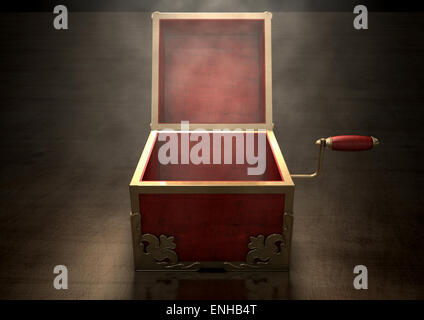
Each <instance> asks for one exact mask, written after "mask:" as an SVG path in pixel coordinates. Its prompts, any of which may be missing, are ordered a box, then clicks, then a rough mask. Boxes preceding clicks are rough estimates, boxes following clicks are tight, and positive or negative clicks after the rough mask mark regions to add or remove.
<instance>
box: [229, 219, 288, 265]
mask: <svg viewBox="0 0 424 320" xmlns="http://www.w3.org/2000/svg"><path fill="white" fill-rule="evenodd" d="M283 221H284V222H283V234H276V233H274V234H271V235H268V236H267V237H265V236H264V235H261V234H260V235H258V236H251V237H250V242H249V244H248V248H249V249H250V251H249V252H248V253H247V256H246V262H240V263H235V262H225V263H224V264H225V266H226V267H227V269H229V270H234V269H238V270H256V269H259V270H263V269H275V270H278V269H284V268H287V267H288V255H289V247H290V245H289V241H290V239H291V227H292V223H293V216H292V215H289V214H287V213H285V214H284V220H283Z"/></svg>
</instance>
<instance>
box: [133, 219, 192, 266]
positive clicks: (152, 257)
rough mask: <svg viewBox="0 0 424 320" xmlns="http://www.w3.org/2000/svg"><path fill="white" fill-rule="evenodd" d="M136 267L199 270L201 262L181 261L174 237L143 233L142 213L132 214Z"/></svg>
mask: <svg viewBox="0 0 424 320" xmlns="http://www.w3.org/2000/svg"><path fill="white" fill-rule="evenodd" d="M131 222H132V228H133V241H134V243H135V251H136V252H135V264H136V269H141V270H197V269H198V268H199V265H200V263H199V262H189V263H179V262H178V256H177V253H176V252H175V251H174V249H175V248H176V244H175V243H174V237H172V236H169V237H168V236H166V235H163V234H162V235H160V236H159V238H158V237H156V236H155V235H153V234H149V233H145V234H142V233H141V229H140V214H139V213H136V214H132V215H131Z"/></svg>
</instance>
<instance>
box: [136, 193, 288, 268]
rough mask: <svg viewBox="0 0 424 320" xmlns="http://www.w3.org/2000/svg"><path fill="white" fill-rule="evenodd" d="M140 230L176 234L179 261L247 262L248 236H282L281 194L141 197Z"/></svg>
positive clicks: (143, 195) (149, 195)
mask: <svg viewBox="0 0 424 320" xmlns="http://www.w3.org/2000/svg"><path fill="white" fill-rule="evenodd" d="M139 199H140V213H141V232H142V233H151V234H154V235H156V236H159V235H161V234H164V235H166V236H174V237H175V240H174V241H175V243H176V245H177V247H176V249H175V250H176V252H177V254H178V258H179V260H180V261H245V260H246V255H247V253H248V250H249V249H248V247H247V245H248V243H249V238H250V236H257V235H259V234H263V235H265V236H267V235H269V234H272V233H279V234H281V232H282V228H283V213H284V195H282V194H140V196H139Z"/></svg>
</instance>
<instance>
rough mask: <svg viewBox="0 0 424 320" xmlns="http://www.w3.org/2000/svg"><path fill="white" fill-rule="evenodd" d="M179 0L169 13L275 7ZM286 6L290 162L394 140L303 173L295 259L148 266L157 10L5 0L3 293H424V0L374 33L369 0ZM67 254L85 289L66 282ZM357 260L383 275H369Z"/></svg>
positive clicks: (279, 89) (282, 84) (382, 17)
mask: <svg viewBox="0 0 424 320" xmlns="http://www.w3.org/2000/svg"><path fill="white" fill-rule="evenodd" d="M127 3H128V2H127ZM178 3H179V4H181V6H180V7H179V9H180V10H178V8H174V7H173V8H171V9H172V10H171V9H169V10H168V11H183V10H184V11H196V10H198V11H230V10H236V11H249V10H252V11H253V10H259V11H263V10H265V9H266V10H270V9H269V6H267V5H266V4H264V8H262V9H261V8H257V7H256V5H252V6H253V7H249V6H248V5H247V4H248V3H249V1H247V2H238V4H234V2H232V4H231V6H235V7H236V8H235V9H234V8H233V7H231V6H227V7H226V6H225V5H224V4H222V3H221V2H219V1H216V2H213V1H210V2H205V3H204V4H203V5H200V6H199V5H197V6H195V7H193V6H194V4H193V3H191V2H190V1H188V2H186V3H182V2H181V1H180V2H178ZM273 4H275V2H274V3H273ZM158 5H162V6H165V5H166V4H165V5H164V4H163V3H162V2H159V3H158ZM165 7H166V6H165ZM251 8H252V9H251ZM160 9H161V10H166V8H165V9H162V8H160ZM271 9H272V8H271ZM275 9H277V10H274V12H273V20H272V28H273V29H272V46H273V109H274V111H273V114H274V123H275V133H276V137H277V140H278V142H279V144H280V147H281V149H282V152H283V155H284V156H285V159H286V162H287V165H288V167H289V170H290V171H291V173H304V172H309V171H312V170H313V169H314V167H315V164H316V163H315V162H316V151H317V150H316V149H315V146H314V145H313V143H314V141H315V140H316V139H317V138H320V137H327V136H331V135H338V134H364V135H373V136H375V137H378V138H379V139H380V141H381V145H380V147H379V148H378V149H376V150H373V151H370V152H363V153H341V152H339V153H336V152H328V153H327V154H326V155H325V161H324V167H323V174H322V176H320V177H318V178H317V179H316V180H308V181H307V180H298V181H295V182H296V194H295V208H294V216H295V220H294V234H293V245H292V256H291V258H292V260H291V270H290V272H289V273H257V274H249V273H193V274H192V273H190V274H189V273H184V274H181V273H170V274H168V273H134V271H133V261H132V242H131V234H130V221H129V211H130V204H129V193H128V183H129V181H130V179H131V177H132V174H133V171H134V169H135V166H136V164H137V161H138V158H139V156H140V154H141V151H142V149H143V147H144V144H145V142H146V139H147V135H148V133H149V122H150V94H151V19H150V12H128V13H125V12H102V13H99V12H90V13H83V12H78V13H77V12H71V13H70V15H69V27H70V28H69V30H62V31H57V30H54V29H53V25H52V22H53V14H52V13H51V12H44V13H42V12H39V13H29V12H27V13H2V14H1V15H0V101H1V102H0V103H1V112H2V114H1V120H0V121H1V140H0V147H1V158H0V170H1V175H0V183H1V189H0V298H12V299H15V298H21V299H22V298H23V299H26V298H31V299H35V298H39V299H44V298H52V299H61V298H80V299H84V298H87V299H102V298H118V299H120V298H138V299H149V298H221V299H222V298H224V299H225V298H239V299H242V298H294V299H301V298H306V299H312V298H320V299H334V298H337V299H341V298H347V299H375V298H385V299H394V298H396V299H399V298H400V299H410V298H424V255H423V249H424V237H423V227H424V218H423V209H422V207H423V199H422V194H423V187H422V186H423V182H424V179H423V177H424V176H423V169H422V168H423V160H424V159H423V151H422V148H423V147H424V144H423V138H424V134H423V129H422V123H423V121H422V115H424V113H423V112H422V108H423V107H424V92H423V88H424V61H423V56H424V42H423V40H422V39H424V14H423V13H406V12H404V13H394V12H392V13H381V12H380V13H378V12H370V16H369V29H368V30H363V31H358V30H354V28H353V25H352V22H353V18H354V15H353V14H352V12H351V11H352V10H353V7H352V9H350V10H346V12H304V11H303V12H300V11H298V12H287V11H278V8H275ZM303 9H308V7H305V8H303ZM324 9H325V7H324ZM87 10H90V9H87ZM99 10H100V11H102V10H101V8H99ZM146 10H147V9H146ZM154 10H156V7H155V8H153V7H152V10H149V11H154ZM295 10H296V9H295ZM301 10H302V9H301ZM328 10H329V11H334V10H332V9H331V8H330V9H328ZM51 11H52V9H51ZM118 11H120V10H118ZM289 11H290V10H289ZM318 11H323V10H318ZM58 264H63V265H66V266H67V267H68V269H69V289H68V290H63V291H58V290H55V289H54V288H53V285H52V282H53V279H54V276H55V275H54V274H53V267H54V266H55V265H58ZM358 264H363V265H366V266H367V267H368V273H369V289H368V290H362V291H357V290H355V289H354V288H353V285H352V281H353V277H354V275H353V268H354V266H355V265H358Z"/></svg>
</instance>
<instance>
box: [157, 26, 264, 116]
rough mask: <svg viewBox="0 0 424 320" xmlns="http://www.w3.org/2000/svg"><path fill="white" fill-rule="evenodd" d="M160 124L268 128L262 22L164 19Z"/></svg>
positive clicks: (160, 75)
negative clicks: (181, 122)
mask: <svg viewBox="0 0 424 320" xmlns="http://www.w3.org/2000/svg"><path fill="white" fill-rule="evenodd" d="M159 38H160V39H159V97H158V98H159V122H160V123H180V121H181V120H186V121H190V122H192V123H264V122H265V58H264V20H226V19H224V20H205V19H203V20H197V19H189V20H185V19H177V20H173V19H170V20H168V19H165V20H161V21H160V27H159Z"/></svg>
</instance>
